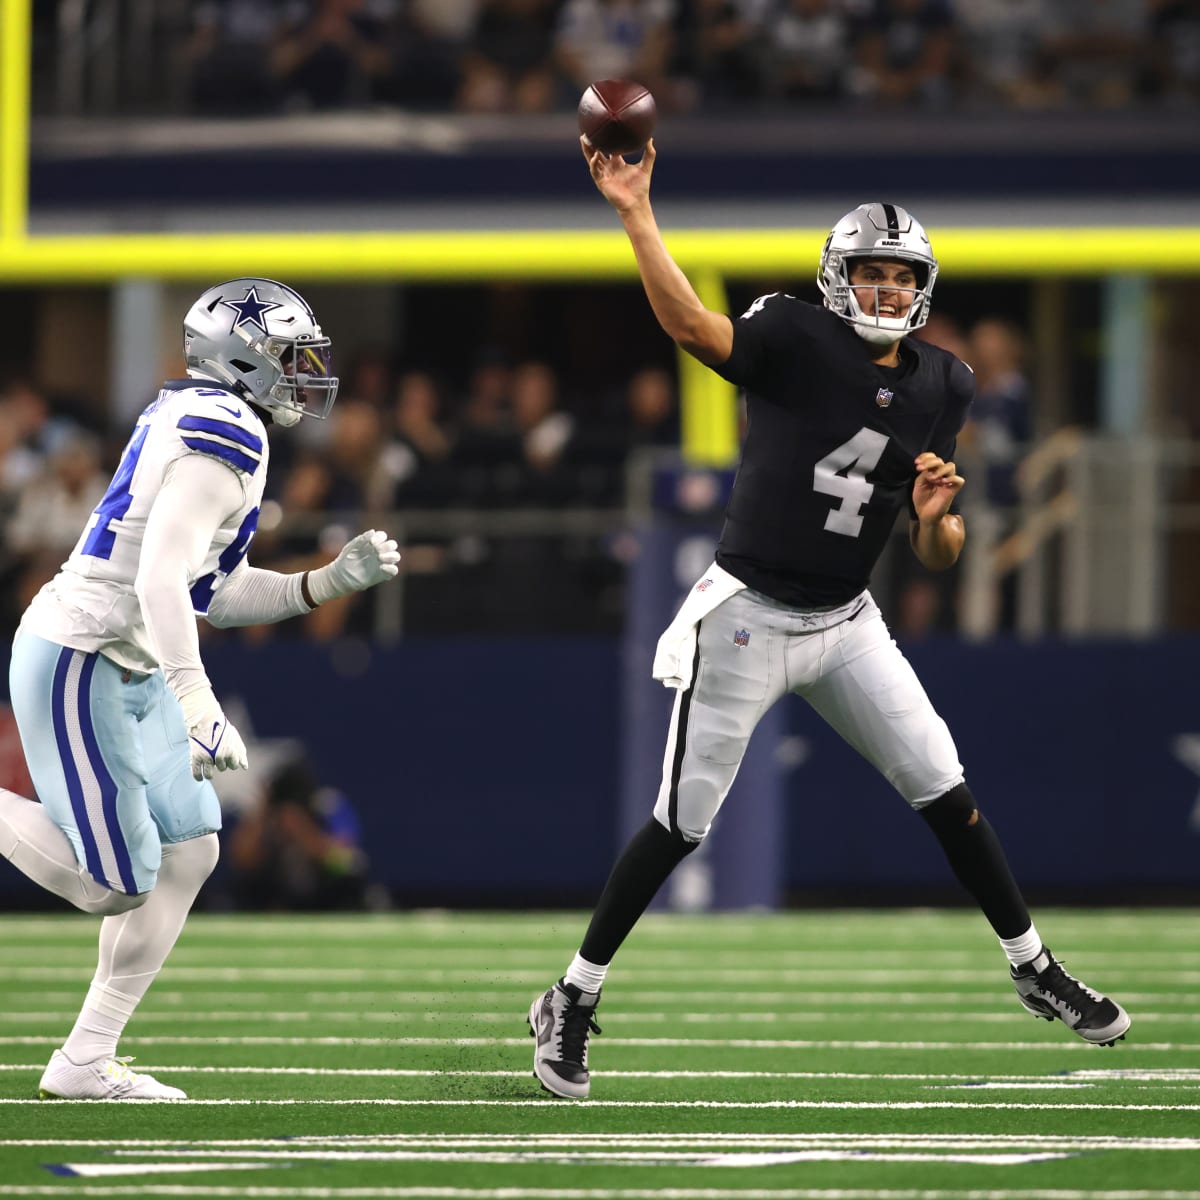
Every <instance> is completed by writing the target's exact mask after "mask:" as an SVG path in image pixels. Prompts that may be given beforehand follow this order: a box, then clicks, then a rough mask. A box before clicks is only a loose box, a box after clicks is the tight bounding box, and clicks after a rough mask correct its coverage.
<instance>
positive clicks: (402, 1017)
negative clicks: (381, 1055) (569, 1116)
mask: <svg viewBox="0 0 1200 1200" xmlns="http://www.w3.org/2000/svg"><path fill="white" fill-rule="evenodd" d="M77 1015H78V1013H77V1012H76V1011H68V1010H64V1011H62V1012H46V1011H39V1012H0V1028H3V1027H4V1026H5V1025H7V1024H12V1025H33V1024H41V1023H43V1022H44V1023H47V1024H49V1023H57V1022H63V1021H66V1022H71V1021H74V1020H75V1018H76V1016H77ZM180 1015H181V1014H180V1013H178V1012H153V1011H150V1012H146V1011H143V1010H141V1009H139V1010H138V1024H139V1026H140V1025H148V1024H155V1023H159V1024H161V1023H168V1024H171V1025H176V1024H178V1023H179V1020H180ZM522 1015H523V1014H522V1013H521V1012H519V1011H514V1010H513V1009H505V1010H502V1011H499V1012H446V1011H445V1010H443V1009H440V1008H435V1009H427V1008H422V1009H388V1010H386V1011H383V1012H370V1011H366V1010H349V1009H347V1010H345V1011H342V1010H331V1009H324V1008H312V1009H291V1010H288V1011H283V1010H278V1009H273V1010H271V1011H268V1012H254V1011H251V1010H243V1009H237V1008H233V1007H231V1008H229V1009H228V1010H226V1011H224V1012H203V1011H201V1012H189V1013H188V1014H187V1020H188V1021H189V1022H194V1023H196V1024H201V1025H209V1024H212V1025H219V1024H236V1025H241V1026H245V1025H246V1024H253V1023H261V1024H264V1025H289V1024H291V1025H307V1024H311V1023H313V1022H316V1023H318V1024H321V1023H324V1024H327V1025H335V1024H339V1023H341V1024H359V1023H365V1024H368V1025H380V1024H385V1025H395V1024H403V1023H405V1022H408V1023H410V1024H411V1023H424V1024H430V1025H433V1024H437V1025H445V1024H446V1023H447V1022H448V1021H454V1020H458V1021H461V1022H462V1023H463V1024H464V1025H470V1024H472V1023H478V1024H480V1025H513V1024H516V1023H517V1022H518V1021H519V1020H520V1019H521V1017H522ZM1134 1015H1135V1018H1136V1019H1137V1020H1138V1021H1140V1022H1148V1023H1150V1024H1154V1023H1157V1022H1163V1021H1165V1022H1179V1023H1182V1024H1187V1023H1195V1022H1200V1013H1198V1012H1187V1013H1165V1012H1154V1011H1149V1012H1143V1011H1142V1010H1141V1009H1138V1010H1137V1012H1136V1013H1135V1014H1134ZM614 1019H615V1020H616V1021H618V1022H619V1023H621V1024H623V1025H639V1024H641V1025H670V1024H673V1023H675V1022H681V1023H682V1024H684V1025H788V1024H797V1025H823V1024H827V1023H830V1024H832V1023H836V1022H843V1021H847V1022H852V1021H861V1020H862V1016H861V1014H859V1013H853V1012H821V1011H818V1010H814V1011H808V1012H749V1013H748V1012H636V1011H626V1010H624V1009H622V1010H621V1011H620V1012H619V1013H618V1014H617V1015H616V1016H615V1017H610V1018H609V1020H610V1021H611V1020H614ZM904 1019H905V1020H906V1021H908V1022H909V1023H910V1024H912V1023H916V1022H920V1021H931V1022H935V1023H937V1024H939V1025H942V1024H954V1023H961V1024H967V1025H972V1024H1008V1023H1011V1022H1017V1021H1020V1020H1022V1019H1023V1016H1022V1013H1021V1010H1020V1008H1019V1007H1017V1006H1016V1004H1015V1002H1014V1003H1013V1004H1006V1005H1005V1006H1004V1008H1003V1010H1002V1011H971V1012H949V1011H948V1012H940V1011H934V1012H928V1013H909V1014H906V1015H905V1018H904Z"/></svg>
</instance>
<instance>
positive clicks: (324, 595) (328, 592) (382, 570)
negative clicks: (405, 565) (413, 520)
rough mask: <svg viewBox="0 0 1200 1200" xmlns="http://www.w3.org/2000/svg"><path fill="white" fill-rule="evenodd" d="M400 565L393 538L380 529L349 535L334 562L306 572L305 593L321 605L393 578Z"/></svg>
mask: <svg viewBox="0 0 1200 1200" xmlns="http://www.w3.org/2000/svg"><path fill="white" fill-rule="evenodd" d="M399 564H400V551H399V549H398V547H397V546H396V542H395V540H394V539H392V538H390V537H388V535H387V534H386V533H384V532H383V530H382V529H368V530H367V531H366V533H360V534H359V535H358V537H354V538H351V539H350V540H349V541H348V542H347V543H346V544H345V545H344V546H343V547H342V550H341V553H340V554H339V555H338V556H337V558H335V559H334V560H333V562H331V563H327V564H326V565H325V566H323V567H318V568H317V569H316V570H315V571H309V572H308V576H307V579H308V592H309V595H310V596H311V597H312V599H313V602H314V603H315V604H324V603H325V602H326V601H327V600H335V599H336V598H337V597H338V596H348V595H349V594H350V593H351V592H362V591H366V589H367V588H371V587H375V586H376V584H380V583H384V582H386V581H387V580H389V579H394V578H395V577H396V575H397V574H398V573H399V571H400V565H399Z"/></svg>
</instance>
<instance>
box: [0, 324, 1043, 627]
mask: <svg viewBox="0 0 1200 1200" xmlns="http://www.w3.org/2000/svg"><path fill="white" fill-rule="evenodd" d="M921 336H923V337H925V338H926V339H927V340H930V341H933V342H935V343H937V344H939V345H942V346H944V347H945V348H946V349H949V350H951V351H953V352H954V353H956V354H958V355H959V356H960V357H962V358H963V359H965V360H966V361H968V362H970V363H971V364H972V365H973V367H974V370H975V375H976V380H977V384H978V398H977V400H976V403H975V406H974V409H973V414H972V420H971V423H970V424H969V425H968V427H967V428H966V429H965V430H964V431H963V435H962V438H961V439H960V455H961V456H962V457H963V458H964V460H965V462H966V463H967V464H969V465H966V466H965V468H964V469H965V471H966V472H967V473H968V474H969V475H970V477H971V479H972V484H973V487H972V500H973V502H978V503H987V504H989V505H990V506H992V507H994V508H995V509H997V510H998V511H1007V510H1011V508H1012V507H1013V506H1014V505H1015V504H1016V502H1017V499H1018V497H1017V491H1016V487H1015V483H1014V472H1015V471H1016V469H1017V465H1018V463H1019V460H1020V457H1021V454H1022V453H1023V451H1024V448H1025V446H1026V445H1027V443H1028V442H1029V440H1030V437H1031V432H1032V431H1031V400H1030V387H1029V382H1028V379H1027V376H1026V372H1025V362H1024V360H1025V348H1024V338H1023V335H1022V334H1021V332H1020V330H1018V329H1017V328H1016V326H1014V325H1012V324H1010V323H1009V322H1007V321H1005V320H1001V319H999V318H995V317H987V318H985V319H982V320H979V321H977V322H976V323H975V324H974V325H972V326H971V327H970V328H969V329H967V330H965V331H964V330H963V329H961V328H960V327H959V326H958V325H957V324H955V322H954V321H953V320H952V319H951V318H950V317H948V316H945V315H942V314H935V315H934V317H933V318H932V319H931V321H930V323H929V325H928V326H927V327H926V329H925V330H923V331H922V334H921ZM340 373H341V377H342V386H341V391H340V393H339V396H338V401H337V403H336V404H335V405H334V408H333V411H332V413H331V415H330V418H329V420H328V421H324V422H319V421H305V422H302V423H301V425H300V426H299V427H298V428H297V429H296V430H293V431H290V432H289V433H288V434H287V435H285V436H282V437H275V438H273V439H272V442H271V456H272V462H271V471H270V475H269V477H268V486H267V493H266V499H265V502H264V505H263V511H262V514H261V517H260V521H259V529H258V534H257V535H256V538H255V544H254V549H253V551H252V554H251V557H252V560H253V561H254V562H255V564H256V565H259V566H271V567H274V568H275V569H279V570H287V571H292V570H303V569H306V568H308V567H311V566H316V565H319V564H320V563H322V562H325V561H327V560H328V559H329V558H330V557H331V556H332V555H333V554H334V553H336V551H337V550H338V549H339V548H340V545H341V543H342V542H343V541H344V540H345V538H346V536H348V534H349V533H350V532H351V531H353V530H354V529H356V528H358V527H360V523H361V522H363V521H366V522H367V523H368V524H370V523H378V524H381V525H386V526H387V527H388V528H389V529H393V531H394V532H396V533H398V534H399V535H401V537H402V540H403V541H404V543H405V547H404V554H405V577H406V597H407V598H406V601H405V605H406V624H407V625H408V626H409V627H412V628H415V629H418V630H420V631H426V632H427V631H447V630H467V631H482V630H484V629H488V628H492V629H497V630H503V629H504V628H506V622H507V621H508V618H509V611H510V609H511V610H513V611H516V610H519V613H520V621H521V622H522V623H523V628H525V629H526V630H530V629H539V628H540V629H543V630H545V631H547V632H550V631H554V630H559V631H564V629H565V627H567V626H568V625H569V627H572V628H574V629H575V630H585V629H590V630H593V631H598V630H600V629H604V628H609V629H619V628H620V623H621V619H622V613H623V591H622V584H623V575H624V567H625V560H626V559H627V557H628V553H629V543H628V540H627V539H626V538H624V537H623V536H622V534H621V530H622V526H623V522H622V520H621V519H620V518H619V514H620V513H621V511H622V510H623V509H624V508H625V506H626V498H627V488H628V486H629V478H628V472H629V469H630V464H631V462H632V461H633V460H634V457H635V454H634V452H635V451H637V450H639V449H642V448H661V449H663V450H668V451H670V450H672V449H673V448H676V447H678V445H679V438H680V423H679V400H678V396H677V391H676V380H675V377H674V374H673V372H672V371H670V370H668V369H666V368H663V367H660V366H642V367H638V368H636V369H632V370H630V371H629V372H628V373H627V374H625V375H624V376H621V377H617V378H615V379H614V380H613V382H612V383H611V385H610V386H609V387H608V388H607V390H605V388H604V387H599V388H594V389H593V390H592V391H591V392H590V393H585V391H584V390H583V389H582V388H581V387H580V386H579V385H578V384H576V383H573V382H570V381H568V380H566V379H564V377H563V375H562V373H561V372H560V371H559V370H558V369H556V367H554V366H553V365H551V364H550V363H548V362H545V361H542V360H538V359H524V360H520V359H517V360H511V359H510V358H509V357H507V356H506V354H505V353H504V352H503V351H502V350H500V349H496V348H492V349H484V350H483V351H481V352H480V353H479V354H478V355H477V357H476V358H475V360H474V362H473V363H471V364H470V365H469V367H468V368H467V369H465V370H464V371H462V372H461V373H459V374H458V375H455V376H454V377H448V376H444V375H442V374H440V373H437V372H434V371H432V370H426V369H413V368H412V366H411V365H410V364H401V363H397V362H396V361H394V359H393V357H392V355H391V353H390V352H389V351H388V350H387V349H385V348H383V347H364V348H361V349H360V350H359V351H358V352H357V353H356V354H355V355H354V356H353V357H352V359H351V360H350V361H349V362H348V363H347V364H346V366H345V367H344V368H343V369H341V372H340ZM87 411H89V410H88V409H87V407H86V406H82V405H71V404H70V403H69V402H64V398H58V397H49V396H47V395H46V394H45V393H44V392H43V391H42V390H41V389H39V388H38V387H37V386H36V385H35V384H34V383H32V382H30V381H28V380H21V379H16V378H10V379H9V381H8V382H7V383H6V384H4V386H3V387H2V388H0V522H2V528H3V546H2V552H0V577H2V578H3V581H4V584H5V586H4V588H3V590H2V592H0V595H3V597H4V599H3V601H2V602H0V627H3V628H6V629H12V628H13V627H14V626H15V623H16V621H17V620H18V619H19V616H20V613H21V612H22V611H23V609H24V607H25V605H26V604H27V603H28V601H29V599H30V598H31V597H32V595H33V594H34V592H35V591H36V590H37V589H38V588H39V587H40V586H41V585H42V583H43V582H45V580H46V579H48V578H50V576H51V575H53V574H54V572H55V571H56V570H57V569H58V567H59V565H60V564H61V563H62V561H63V560H64V559H65V558H66V556H67V555H68V554H69V553H70V551H71V548H72V547H73V546H74V545H75V542H76V541H77V539H78V537H79V535H80V531H81V530H82V529H83V527H84V526H85V524H86V523H87V520H88V518H89V515H90V514H91V511H92V509H93V508H94V506H95V504H96V503H97V501H98V500H99V498H100V496H101V495H102V494H103V493H104V490H105V488H106V487H107V485H108V481H109V478H110V476H111V473H112V470H113V467H114V466H115V463H116V461H117V460H118V458H119V456H120V452H121V446H122V443H123V441H124V438H125V437H126V436H127V435H128V430H126V429H110V428H108V427H107V426H106V425H104V424H103V423H102V422H100V421H97V420H96V418H95V417H94V416H92V417H81V416H78V415H77V416H68V415H66V414H67V413H71V412H74V413H77V414H78V413H84V412H87ZM705 496H707V497H708V500H707V501H706V500H705V499H704V497H705ZM715 500H716V497H715V496H714V495H712V494H710V493H708V492H704V493H703V494H702V495H701V498H700V500H699V502H698V503H699V504H700V507H701V509H702V510H703V511H700V512H698V513H697V515H698V516H699V517H701V518H703V519H704V520H705V521H707V522H708V523H709V524H711V526H712V528H713V530H714V531H715V530H716V528H717V527H718V524H719V512H717V511H709V510H708V509H706V508H705V507H704V506H705V504H710V505H711V504H712V503H713V502H714V501H715ZM564 512H574V513H576V514H587V513H590V514H605V513H609V514H614V519H613V520H612V521H611V522H610V527H609V529H608V530H603V529H601V530H597V529H596V527H594V526H593V527H590V528H589V530H588V531H587V532H586V533H582V534H580V535H578V536H574V537H572V536H563V535H562V534H561V533H560V534H558V535H556V536H555V535H553V534H546V535H543V534H542V533H541V532H539V531H537V530H535V529H533V527H532V526H529V527H528V528H527V527H526V526H525V525H523V524H521V514H527V515H528V516H529V517H532V518H534V521H535V522H536V519H537V517H538V515H539V514H544V513H551V514H561V513H564ZM395 513H399V514H400V516H399V518H396V517H394V516H392V515H391V514H395ZM455 513H458V514H461V515H462V520H461V521H460V522H458V523H457V524H450V525H447V524H446V523H445V518H446V517H447V515H451V516H452V515H453V514H455ZM480 513H486V514H489V515H502V514H509V515H510V516H515V517H516V521H515V522H514V524H513V527H512V529H511V530H509V531H508V533H507V534H501V535H500V536H495V537H489V536H483V535H478V534H476V533H473V532H472V531H474V530H475V529H476V528H477V527H479V526H480V525H481V522H480V521H479V520H478V518H477V516H476V515H475V514H480ZM439 522H441V523H440V524H439ZM903 557H904V558H905V559H907V558H908V557H909V556H907V555H906V556H903ZM905 565H906V568H911V564H907V563H906V564H905ZM532 578H536V579H537V580H538V586H537V588H536V589H531V588H530V587H529V586H528V581H529V580H530V579H532ZM439 579H441V580H444V581H445V586H442V587H439V586H438V585H437V581H438V580H439ZM421 580H425V581H427V582H425V583H424V584H422V583H420V582H419V581H421ZM911 581H912V580H911V578H910V577H909V576H908V575H906V576H905V577H904V579H903V580H902V581H901V583H902V584H903V585H904V586H907V585H908V583H910V582H911ZM921 586H922V587H924V588H925V589H926V591H928V587H927V586H926V585H925V584H922V585H921ZM953 587H954V580H953V578H952V577H951V578H949V579H946V580H940V581H938V583H937V586H936V592H935V594H931V595H925V596H924V598H923V599H921V600H919V602H918V603H917V604H916V605H915V606H914V607H913V610H912V613H911V614H910V618H905V619H904V621H903V623H902V629H901V631H902V632H908V633H913V634H917V633H921V632H926V631H927V630H928V629H930V628H942V627H952V625H953V620H954V616H953V608H954V605H953V594H952V593H953ZM934 601H936V603H934ZM922 614H923V615H922ZM371 619H372V618H371V615H370V612H369V610H368V608H367V606H366V605H364V604H363V603H362V602H361V600H360V598H357V597H355V598H347V599H345V600H343V601H336V602H332V603H330V604H327V605H323V606H322V607H321V608H320V609H318V610H317V611H316V612H314V613H312V614H310V615H309V616H308V617H306V618H304V619H303V620H302V621H301V622H296V623H294V626H295V629H294V632H303V633H304V634H306V635H307V636H309V637H313V638H318V639H328V638H333V637H337V636H340V635H342V634H344V633H346V632H356V631H357V632H364V633H369V632H370V630H371ZM281 628H282V630H283V632H284V633H285V634H286V633H288V632H289V631H291V630H293V626H292V625H289V626H286V627H281ZM209 636H216V635H213V634H211V633H210V634H209ZM237 636H249V637H258V638H261V637H269V636H276V631H274V630H259V631H247V632H246V633H244V634H239V635H237Z"/></svg>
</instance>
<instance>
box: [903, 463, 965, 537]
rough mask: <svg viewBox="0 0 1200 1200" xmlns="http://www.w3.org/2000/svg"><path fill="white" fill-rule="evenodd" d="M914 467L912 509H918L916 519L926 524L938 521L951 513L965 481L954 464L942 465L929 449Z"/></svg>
mask: <svg viewBox="0 0 1200 1200" xmlns="http://www.w3.org/2000/svg"><path fill="white" fill-rule="evenodd" d="M915 465H916V468H917V481H916V483H914V484H913V508H915V509H916V510H917V519H918V520H920V521H925V522H929V523H931V522H933V521H940V520H941V519H942V517H944V516H945V515H946V514H947V513H948V512H949V511H950V505H951V503H952V502H953V500H954V497H955V496H957V495H958V493H959V492H960V491H961V490H962V486H963V484H964V483H966V480H965V479H963V477H962V476H961V475H960V474H959V473H958V469H957V468H956V467H955V465H954V463H952V462H945V461H944V460H943V459H941V458H939V457H938V456H937V455H936V454H934V453H933V452H932V451H929V450H927V451H925V453H924V454H918V455H917V458H916V463H915Z"/></svg>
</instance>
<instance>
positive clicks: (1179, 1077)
mask: <svg viewBox="0 0 1200 1200" xmlns="http://www.w3.org/2000/svg"><path fill="white" fill-rule="evenodd" d="M44 1068H45V1063H44V1062H43V1063H0V1071H41V1070H43V1069H44ZM138 1069H139V1070H142V1071H151V1072H153V1071H175V1072H178V1073H180V1074H187V1075H313V1076H333V1077H339V1076H343V1077H346V1078H362V1079H372V1078H375V1079H437V1078H441V1077H443V1076H454V1077H461V1078H468V1079H476V1078H478V1079H526V1078H528V1077H529V1071H528V1070H520V1071H464V1070H441V1069H439V1068H436V1067H429V1068H426V1069H424V1070H417V1069H411V1068H403V1067H262V1066H238V1067H230V1066H225V1067H198V1066H184V1065H180V1064H178V1063H145V1064H143V1063H141V1062H139V1063H138ZM1081 1074H1083V1075H1086V1076H1087V1078H1086V1079H1083V1080H1081V1079H1080V1078H1079V1076H1080V1075H1081ZM603 1075H604V1078H605V1079H852V1080H876V1079H891V1080H911V1081H915V1082H930V1081H936V1082H939V1083H946V1082H950V1083H955V1082H961V1083H966V1084H969V1085H970V1086H975V1087H981V1086H985V1082H986V1083H991V1078H987V1073H985V1072H977V1073H975V1074H973V1075H971V1074H966V1075H939V1074H916V1073H913V1074H902V1073H895V1072H879V1073H876V1074H870V1073H865V1072H864V1073H856V1072H851V1071H621V1070H613V1071H608V1070H606V1071H604V1072H603ZM1002 1079H1003V1082H1004V1083H1005V1084H1009V1083H1011V1084H1012V1086H1013V1087H1023V1086H1033V1087H1047V1088H1050V1087H1062V1088H1078V1087H1094V1086H1095V1084H1096V1083H1097V1082H1104V1083H1124V1082H1137V1083H1142V1082H1146V1081H1149V1082H1154V1083H1174V1084H1182V1083H1200V1071H1185V1070H1173V1069H1170V1068H1168V1069H1166V1070H1163V1071H1141V1072H1136V1073H1134V1072H1129V1073H1126V1072H1117V1073H1111V1074H1109V1073H1105V1072H1095V1073H1090V1072H1073V1073H1072V1074H1071V1075H1064V1076H1062V1077H1061V1079H1058V1080H1056V1079H1048V1078H1047V1077H1046V1076H1045V1075H1005V1076H1003V1077H1002ZM992 1086H999V1084H995V1083H993V1084H992Z"/></svg>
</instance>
